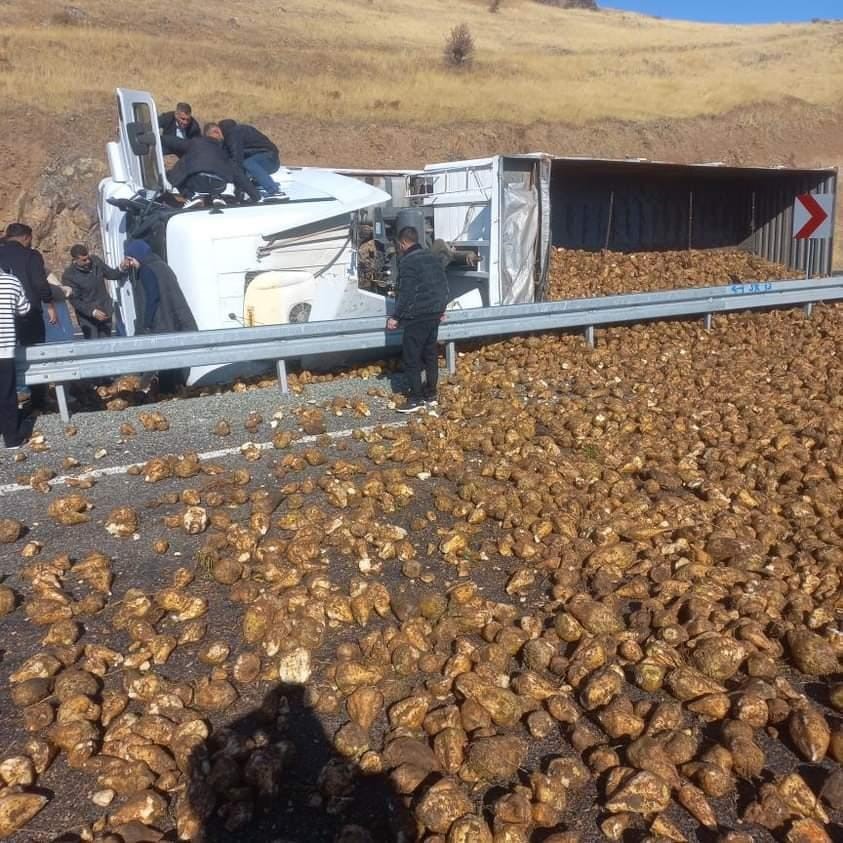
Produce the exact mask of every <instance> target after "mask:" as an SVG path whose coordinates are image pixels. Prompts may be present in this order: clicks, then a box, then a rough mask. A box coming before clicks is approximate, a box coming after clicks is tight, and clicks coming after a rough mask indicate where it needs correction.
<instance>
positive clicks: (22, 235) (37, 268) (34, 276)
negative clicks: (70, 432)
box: [0, 222, 59, 410]
mask: <svg viewBox="0 0 843 843" xmlns="http://www.w3.org/2000/svg"><path fill="white" fill-rule="evenodd" d="M0 270H5V271H6V272H9V273H11V274H12V275H14V276H15V277H16V278H17V279H18V280H19V281H20V282H21V284H22V286H23V291H24V292H25V293H26V297H27V299H29V303H30V305H31V307H30V309H29V312H28V313H27V314H26V315H25V316H19V317H18V319H17V339H18V343H19V344H20V345H23V346H30V345H36V344H37V343H42V342H44V341H45V340H46V338H47V329H46V327H45V326H44V316H43V312H42V306H43V307H45V308H46V310H47V319H48V321H49V322H50V324H51V325H56V324H57V323H58V321H59V317H58V313H57V312H56V306H55V305H54V304H53V291H52V289H51V287H50V283H49V282H48V281H47V270H46V269H45V268H44V258H43V257H42V255H41V252H39V251H38V250H37V249H33V248H32V229H31V228H30V227H29V226H28V225H24V223H22V222H13V223H10V224H9V225H8V226H7V227H6V236H5V238H4V239H3V242H2V243H0ZM30 405H31V407H32V409H33V410H44V409H46V405H47V385H46V384H38V385H35V386H32V387H31V388H30Z"/></svg>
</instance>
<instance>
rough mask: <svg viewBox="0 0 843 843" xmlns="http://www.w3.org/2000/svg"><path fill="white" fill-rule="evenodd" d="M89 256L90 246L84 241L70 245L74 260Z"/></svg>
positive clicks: (71, 255)
mask: <svg viewBox="0 0 843 843" xmlns="http://www.w3.org/2000/svg"><path fill="white" fill-rule="evenodd" d="M87 256H88V247H87V246H86V245H85V244H84V243H74V244H73V245H72V246H71V247H70V257H72V258H73V259H74V260H75V259H76V258H84V257H87Z"/></svg>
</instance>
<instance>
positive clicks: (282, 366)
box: [276, 360, 290, 395]
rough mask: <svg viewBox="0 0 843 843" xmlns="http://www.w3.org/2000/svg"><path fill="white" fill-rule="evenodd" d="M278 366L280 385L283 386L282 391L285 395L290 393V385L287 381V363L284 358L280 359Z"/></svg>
mask: <svg viewBox="0 0 843 843" xmlns="http://www.w3.org/2000/svg"><path fill="white" fill-rule="evenodd" d="M276 368H277V369H278V386H280V387H281V392H282V393H283V394H284V395H288V394H289V392H290V387H289V384H288V383H287V364H286V363H285V362H284V361H283V360H279V361H278V363H277V364H276Z"/></svg>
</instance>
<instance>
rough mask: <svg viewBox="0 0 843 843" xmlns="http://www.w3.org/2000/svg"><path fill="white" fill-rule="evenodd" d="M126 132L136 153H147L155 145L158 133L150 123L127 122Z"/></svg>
mask: <svg viewBox="0 0 843 843" xmlns="http://www.w3.org/2000/svg"><path fill="white" fill-rule="evenodd" d="M126 134H127V135H128V136H129V146H131V147H132V152H134V153H135V155H146V154H147V153H148V152H149V151H150V149H152V148H153V147H154V146H155V141H156V139H157V135H156V133H155V132H154V131H153V129H152V126H150V125H149V124H148V123H127V124H126Z"/></svg>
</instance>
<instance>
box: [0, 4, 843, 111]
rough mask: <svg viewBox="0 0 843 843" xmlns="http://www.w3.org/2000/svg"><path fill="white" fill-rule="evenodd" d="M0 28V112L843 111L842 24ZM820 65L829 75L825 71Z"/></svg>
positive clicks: (134, 11)
mask: <svg viewBox="0 0 843 843" xmlns="http://www.w3.org/2000/svg"><path fill="white" fill-rule="evenodd" d="M19 2H20V5H21V6H22V9H23V13H22V14H20V15H18V16H17V18H16V22H15V23H14V24H13V25H11V26H5V27H4V28H2V29H0V68H2V70H3V72H2V74H0V97H2V98H3V99H4V100H5V101H6V102H7V103H31V102H33V101H40V102H42V103H43V104H44V105H45V107H46V108H47V109H49V110H52V111H56V112H62V111H64V110H70V109H74V108H77V107H81V108H84V107H86V106H90V105H94V104H101V103H102V102H104V101H105V100H106V99H107V98H110V96H111V93H112V91H113V89H114V87H116V86H118V85H123V86H129V87H139V88H144V89H148V90H151V91H153V92H154V94H155V95H156V98H157V99H158V101H159V102H161V103H170V102H172V101H175V100H176V99H188V100H190V101H191V102H193V103H194V104H195V105H196V106H197V107H198V108H199V109H201V113H202V114H206V115H210V114H216V115H223V114H227V113H232V114H237V115H239V116H241V117H242V118H244V119H249V118H251V117H255V116H257V115H260V114H269V113H273V114H287V115H290V116H296V115H310V116H313V115H315V116H320V117H323V118H325V119H326V120H342V119H364V120H369V121H378V120H381V119H383V120H388V121H390V122H393V123H394V122H410V123H416V124H418V123H421V124H427V125H431V124H441V123H448V122H453V121H472V120H478V121H494V120H503V121H506V122H510V123H530V122H533V121H549V122H553V121H564V122H569V123H584V122H586V121H589V120H599V119H602V118H607V117H612V118H619V119H628V120H645V119H652V118H658V117H676V118H681V117H693V116H696V115H701V114H715V113H719V112H723V111H726V110H728V109H731V108H734V107H736V106H740V105H744V104H749V103H758V102H775V101H777V100H780V99H781V98H782V97H783V96H785V95H787V96H798V97H800V98H802V99H804V100H805V101H807V102H809V103H812V104H816V105H825V106H833V107H836V106H839V105H841V104H843V92H842V91H841V87H840V79H841V78H843V24H839V23H827V24H823V23H819V24H799V25H771V26H741V27H735V26H714V25H702V24H694V23H688V22H680V21H662V20H656V19H652V18H645V17H639V16H635V15H629V14H624V13H619V12H608V11H607V12H599V13H594V12H584V11H563V10H559V9H554V8H551V7H547V6H543V5H540V4H537V3H534V2H531V0H505V2H504V3H503V7H502V9H501V10H500V11H499V12H498V13H497V14H490V13H489V12H488V11H487V5H488V4H487V2H485V0H476V2H472V0H450V2H445V0H426V2H424V3H419V2H417V0H389V2H387V1H386V0H373V1H372V2H365V0H355V1H352V0H321V2H320V0H315V2H314V0H283V2H281V3H277V2H261V0H228V2H225V3H222V2H209V0H183V2H182V3H181V4H179V5H178V6H177V5H176V4H173V3H172V2H170V0H147V1H146V2H145V3H143V4H140V5H135V4H124V3H113V2H107V0H74V6H76V7H77V8H80V9H82V10H83V11H84V12H85V13H86V14H87V18H86V20H85V21H84V22H83V25H77V24H72V25H71V24H68V23H66V22H64V14H63V12H61V7H58V8H59V10H60V11H58V12H56V8H57V7H56V6H55V5H54V4H49V6H50V8H47V9H45V8H44V7H45V5H47V4H43V3H40V2H36V0H19ZM462 21H466V22H468V23H469V25H470V27H471V31H472V33H473V35H474V38H475V41H476V49H477V52H476V61H475V65H474V68H473V69H472V70H471V71H470V72H467V73H454V72H452V71H448V70H447V69H445V68H444V67H443V65H442V47H443V44H444V39H445V36H446V34H447V33H448V31H449V30H450V28H451V27H452V26H454V25H456V24H457V23H460V22H462ZM818 56H822V61H817V57H818Z"/></svg>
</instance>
